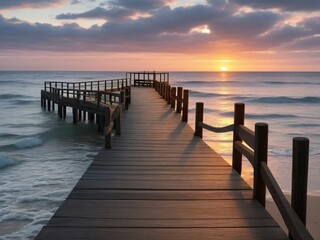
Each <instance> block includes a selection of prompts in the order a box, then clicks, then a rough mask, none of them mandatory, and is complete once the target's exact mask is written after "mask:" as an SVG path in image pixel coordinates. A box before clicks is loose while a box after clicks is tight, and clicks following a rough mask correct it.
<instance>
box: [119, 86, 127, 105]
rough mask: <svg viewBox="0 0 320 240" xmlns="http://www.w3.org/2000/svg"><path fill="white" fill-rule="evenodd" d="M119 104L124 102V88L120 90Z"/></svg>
mask: <svg viewBox="0 0 320 240" xmlns="http://www.w3.org/2000/svg"><path fill="white" fill-rule="evenodd" d="M120 104H121V106H123V105H125V104H126V95H125V92H124V90H121V91H120Z"/></svg>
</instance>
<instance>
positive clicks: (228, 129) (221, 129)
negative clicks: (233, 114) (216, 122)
mask: <svg viewBox="0 0 320 240" xmlns="http://www.w3.org/2000/svg"><path fill="white" fill-rule="evenodd" d="M199 126H200V127H201V128H204V129H207V130H209V131H211V132H215V133H225V132H233V128H234V127H233V124H230V125H228V126H225V127H214V126H210V125H208V124H206V123H203V122H199Z"/></svg>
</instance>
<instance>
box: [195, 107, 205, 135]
mask: <svg viewBox="0 0 320 240" xmlns="http://www.w3.org/2000/svg"><path fill="white" fill-rule="evenodd" d="M199 122H203V102H197V103H196V119H195V131H194V135H195V136H199V137H200V138H202V132H203V129H202V127H200V126H199Z"/></svg>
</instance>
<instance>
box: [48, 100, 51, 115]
mask: <svg viewBox="0 0 320 240" xmlns="http://www.w3.org/2000/svg"><path fill="white" fill-rule="evenodd" d="M48 111H49V112H50V111H51V102H50V100H49V99H48Z"/></svg>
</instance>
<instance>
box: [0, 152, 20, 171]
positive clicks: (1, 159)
mask: <svg viewBox="0 0 320 240" xmlns="http://www.w3.org/2000/svg"><path fill="white" fill-rule="evenodd" d="M15 163H16V161H15V160H13V159H12V158H10V157H9V156H7V155H6V154H3V153H0V169H1V168H4V167H8V166H11V165H14V164H15Z"/></svg>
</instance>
